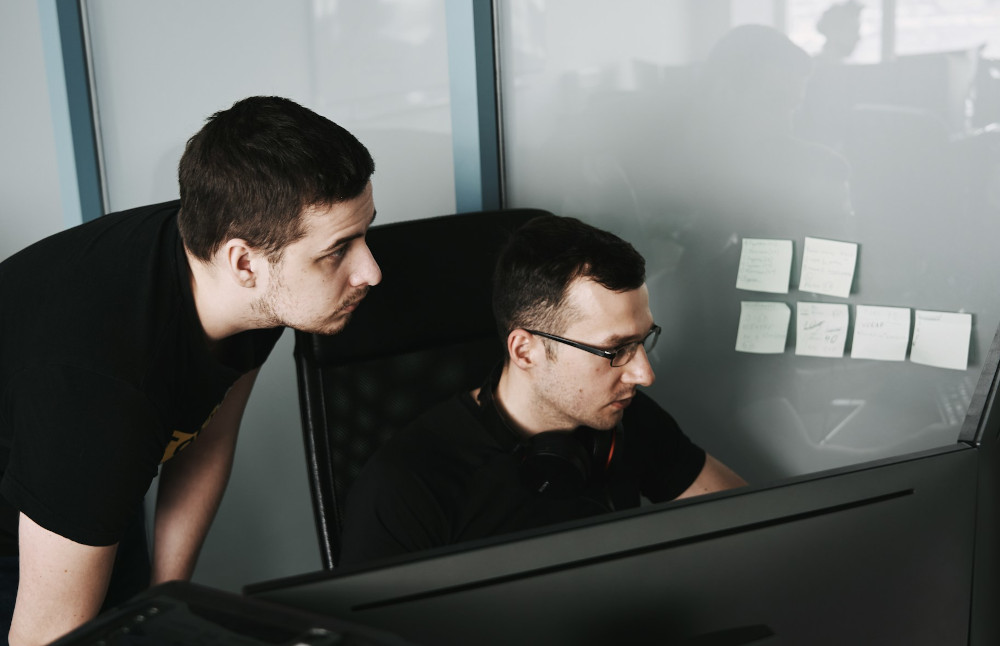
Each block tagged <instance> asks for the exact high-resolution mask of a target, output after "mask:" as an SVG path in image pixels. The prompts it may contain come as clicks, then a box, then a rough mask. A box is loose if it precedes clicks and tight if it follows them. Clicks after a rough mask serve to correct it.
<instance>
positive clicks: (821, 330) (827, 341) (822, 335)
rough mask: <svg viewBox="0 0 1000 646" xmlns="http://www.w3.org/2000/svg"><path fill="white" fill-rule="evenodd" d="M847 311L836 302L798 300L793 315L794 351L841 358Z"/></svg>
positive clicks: (844, 339)
mask: <svg viewBox="0 0 1000 646" xmlns="http://www.w3.org/2000/svg"><path fill="white" fill-rule="evenodd" d="M848 322H849V312H848V309H847V305H842V304H839V303H799V304H798V305H797V306H796V317H795V354H797V355H801V356H807V357H842V356H844V344H845V343H846V341H847V324H848Z"/></svg>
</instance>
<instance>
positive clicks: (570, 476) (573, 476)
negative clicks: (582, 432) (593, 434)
mask: <svg viewBox="0 0 1000 646" xmlns="http://www.w3.org/2000/svg"><path fill="white" fill-rule="evenodd" d="M523 451H524V454H523V455H522V457H521V467H520V472H521V482H522V483H523V484H524V486H525V487H527V488H528V489H529V490H530V491H534V492H535V493H539V494H545V495H546V496H552V497H557V498H566V497H570V496H573V495H577V494H579V493H580V492H582V491H583V489H584V487H586V485H587V482H588V481H589V480H590V476H591V466H592V460H593V459H592V457H591V454H590V452H589V451H588V448H587V447H586V446H585V445H584V443H582V442H581V441H580V439H579V438H578V437H577V435H576V433H575V432H574V433H567V432H565V431H546V432H544V433H537V434H535V435H533V436H531V438H530V439H529V440H528V442H527V443H526V444H525V445H523Z"/></svg>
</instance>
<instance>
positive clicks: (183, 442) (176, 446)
mask: <svg viewBox="0 0 1000 646" xmlns="http://www.w3.org/2000/svg"><path fill="white" fill-rule="evenodd" d="M221 405H222V404H216V405H215V408H213V409H212V412H211V413H209V414H208V418H207V419H206V420H205V421H204V423H202V425H201V428H199V429H198V430H197V431H195V432H194V433H185V432H184V431H177V430H175V431H174V433H173V437H171V438H170V441H169V442H167V448H166V449H164V451H163V459H162V460H160V464H163V463H164V462H166V461H167V460H169V459H170V458H172V457H174V456H175V455H177V454H178V453H180V452H181V451H183V450H184V449H186V448H187V447H188V445H190V444H191V443H192V442H194V441H195V438H197V437H198V434H199V433H201V432H202V431H204V430H205V427H206V426H208V423H209V422H211V421H212V418H213V417H215V412H216V411H217V410H219V406H221Z"/></svg>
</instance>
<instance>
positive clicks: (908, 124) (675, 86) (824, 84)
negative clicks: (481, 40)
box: [499, 0, 1000, 482]
mask: <svg viewBox="0 0 1000 646" xmlns="http://www.w3.org/2000/svg"><path fill="white" fill-rule="evenodd" d="M791 4H794V3H791ZM824 4H828V3H824ZM869 4H870V3H869ZM901 4H902V3H901ZM938 4H939V8H940V10H941V11H947V10H948V9H947V7H950V6H955V7H957V5H958V4H962V3H957V4H956V3H951V4H946V3H938ZM788 5H789V3H768V2H760V1H754V2H740V1H738V0H736V1H732V2H719V1H711V2H708V1H702V0H691V1H683V0H671V1H662V0H629V1H623V2H616V3H607V2H596V1H592V2H577V1H569V0H561V1H544V0H502V1H501V2H500V3H499V7H500V12H499V15H500V51H501V70H502V78H501V90H502V96H503V124H504V132H505V142H504V144H505V154H506V169H505V170H506V181H507V191H508V196H509V205H510V206H518V207H521V206H536V207H542V208H547V209H550V210H552V211H555V212H557V213H562V214H566V215H573V216H577V217H579V218H581V219H583V220H585V221H588V222H591V223H594V224H597V225H599V226H602V227H605V228H608V229H610V230H612V231H615V232H616V233H618V234H620V235H622V236H623V237H624V238H626V239H628V240H630V241H631V242H632V243H633V244H635V246H636V247H637V248H638V249H639V250H640V251H641V252H642V253H643V254H644V255H645V256H646V258H647V261H648V283H649V286H650V294H651V299H652V301H653V313H654V316H655V318H656V321H657V323H659V324H660V325H661V326H663V336H662V337H661V340H660V344H659V345H658V346H657V348H656V350H655V351H654V355H655V356H654V357H653V361H654V367H655V368H656V371H657V381H656V383H655V384H654V385H653V386H652V387H651V388H650V391H651V394H652V395H653V396H654V397H655V398H656V399H658V400H659V401H660V402H661V403H663V404H664V405H665V406H666V408H668V409H669V410H670V411H671V412H673V413H674V414H675V416H676V417H677V418H678V420H679V421H680V423H681V425H682V427H683V428H684V429H685V430H686V431H687V432H688V433H689V434H690V435H691V436H692V437H693V438H694V439H695V440H696V441H698V442H699V443H701V444H702V445H703V446H705V447H706V448H708V449H709V450H710V451H711V452H712V453H714V454H716V455H718V456H720V457H721V458H722V459H723V460H724V461H725V462H727V463H729V464H731V465H733V466H734V467H735V468H736V469H737V470H738V471H740V472H741V474H743V475H745V476H746V477H747V478H748V479H751V480H754V481H758V482H759V481H761V480H766V479H770V478H776V477H782V476H785V475H793V474H800V473H806V472H811V471H815V470H819V469H825V468H832V467H837V466H842V465H848V464H856V463H860V462H864V461H868V460H874V459H877V458H882V457H887V456H893V455H899V454H904V453H908V452H912V451H917V450H920V449H923V448H929V447H934V446H940V445H945V444H951V443H954V442H955V441H956V439H957V436H958V432H959V429H960V426H961V424H962V421H963V418H964V415H965V411H966V409H967V407H968V403H969V399H970V396H971V392H972V389H973V387H974V386H975V383H976V381H977V379H978V377H979V373H980V371H981V369H982V367H983V359H984V354H985V353H986V351H987V350H988V349H989V346H990V343H991V341H992V339H993V335H994V331H995V330H996V329H997V323H998V321H1000V297H998V296H997V295H996V289H995V287H994V284H995V280H994V277H995V276H997V275H998V273H1000V258H998V254H996V253H995V252H994V251H992V249H991V247H992V242H993V241H994V240H996V239H998V235H1000V199H998V197H997V196H998V195H1000V152H998V151H1000V146H998V142H997V132H996V130H995V126H990V125H989V124H991V123H994V122H997V121H1000V101H997V96H1000V94H998V81H997V78H1000V76H998V75H997V72H996V70H997V62H996V61H994V60H991V59H984V58H981V57H980V56H979V55H978V54H979V52H978V50H972V49H970V50H959V51H955V49H954V48H949V49H948V51H947V52H932V53H923V54H921V55H919V56H900V57H898V58H897V60H895V61H893V62H891V63H884V64H879V63H871V64H862V63H850V62H848V63H844V62H841V61H838V60H829V59H822V60H821V59H819V58H816V57H814V56H813V55H812V54H808V53H806V51H805V50H804V49H802V48H800V47H798V46H796V45H794V44H793V43H792V41H791V40H790V39H788V38H787V37H785V35H784V33H783V32H782V31H780V29H778V27H776V26H775V25H784V24H788V23H789V20H788V18H789V16H788V15H787V14H781V13H780V12H779V11H777V10H776V9H775V7H777V8H779V9H780V7H782V6H784V7H786V8H787V7H788ZM955 10H956V11H957V10H958V9H955ZM938 19H940V16H939V17H938ZM953 22H954V23H957V22H958V21H953ZM745 23H762V24H763V25H765V26H761V25H760V24H758V27H756V28H754V27H746V26H744V27H742V28H740V29H735V28H737V27H738V26H739V25H743V24H745ZM796 24H798V23H796ZM734 29H735V31H734ZM975 36H976V40H977V41H981V32H977V33H976V34H975ZM994 37H995V38H997V39H998V40H1000V34H996V35H995V36H994ZM814 49H815V48H814ZM789 244H790V246H791V249H792V252H791V262H790V263H789V262H787V256H786V255H785V254H786V249H787V248H788V245H789ZM775 250H780V253H779V252H778V251H775ZM738 280H739V281H740V282H739V286H738ZM859 315H860V318H859ZM852 353H853V355H852Z"/></svg>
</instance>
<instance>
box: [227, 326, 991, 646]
mask: <svg viewBox="0 0 1000 646" xmlns="http://www.w3.org/2000/svg"><path fill="white" fill-rule="evenodd" d="M998 354H1000V352H998V343H997V341H996V340H994V343H993V348H992V349H991V351H990V354H989V357H988V359H987V361H986V367H985V369H984V371H983V375H982V377H981V380H980V384H979V386H978V388H977V390H976V393H975V394H974V395H973V401H972V404H971V406H970V408H969V413H968V415H967V418H966V423H965V426H964V428H963V431H962V434H961V437H960V438H959V441H958V442H956V443H955V444H954V445H952V446H947V447H942V448H937V449H931V450H926V451H922V452H919V453H914V454H910V455H905V456H901V457H897V458H889V459H883V460H879V461H876V462H871V463H867V464H861V465H857V466H852V467H845V468H840V469H835V470H830V471H825V472H820V473H815V474H811V475H807V476H800V477H795V478H790V479H787V480H783V481H778V482H774V483H771V484H766V485H759V486H752V487H746V488H743V489H739V490H735V491H730V492H723V493H718V494H712V495H709V496H703V497H700V498H694V499H687V500H682V501H675V502H671V503H666V504H659V505H650V506H646V507H641V508H639V509H636V510H630V511H621V512H616V513H612V514H608V515H606V516H601V517H598V518H595V519H591V520H587V521H577V522H573V523H564V524H560V525H553V526H550V527H548V528H545V529H542V530H536V531H531V532H521V533H518V534H511V535H507V536H504V537H499V538H494V539H489V540H482V541H476V542H469V543H464V544H461V545H456V546H453V547H448V548H440V549H436V550H428V551H426V552H421V553H418V554H414V555H411V556H409V557H399V558H393V559H387V560H384V561H381V562H378V563H372V564H370V565H365V566H357V567H351V568H341V569H337V570H334V571H326V572H316V573H312V574H306V575H302V576H296V577H290V578H286V579H279V580H274V581H266V582H262V583H258V584H254V585H250V586H247V588H246V589H245V593H246V594H248V595H250V596H252V597H257V598H260V599H265V600H267V601H270V602H274V603H278V604H282V605H287V606H291V607H294V608H299V609H303V610H307V611H310V612H314V613H319V614H323V615H328V616H332V617H337V618H340V619H345V620H349V621H352V622H357V623H359V624H363V625H368V626H372V627H376V628H380V629H383V630H388V631H391V632H393V633H395V634H397V635H400V636H402V637H404V638H406V639H409V640H412V641H414V642H416V643H422V644H435V645H447V644H477V645H490V644H498V645H499V644H504V645H507V644H519V645H520V644H546V645H552V644H574V645H577V644H626V643H627V644H686V645H689V646H695V645H700V646H706V645H710V644H714V645H723V644H725V645H735V644H760V645H765V644H773V645H777V644H792V645H800V644H809V645H810V646H818V645H824V644H830V645H837V646H840V645H843V644H907V645H908V646H917V645H921V644H927V645H928V646H940V645H941V644H949V645H952V644H984V645H985V644H994V643H997V642H996V637H997V631H998V629H997V625H998V622H997V620H996V619H995V615H996V613H995V608H996V603H997V600H998V597H1000V595H998V593H997V587H998V582H997V581H998V577H997V570H998V567H997V560H998V559H997V558H996V552H997V545H998V544H1000V543H998V538H1000V531H998V527H1000V522H998V518H1000V512H998V511H997V506H998V505H997V495H996V491H997V486H996V485H997V482H998V477H997V471H998V470H997V468H996V464H997V458H996V450H995V446H996V444H997V434H998V429H1000V411H998V410H997V407H996V406H995V405H994V404H995V398H996V391H997V384H996V381H997V363H998Z"/></svg>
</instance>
